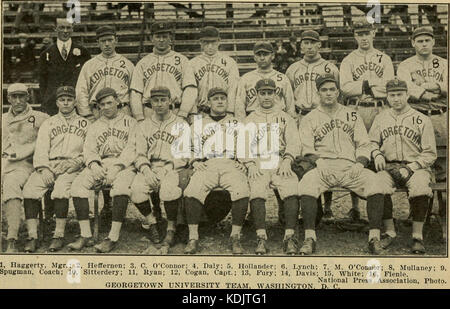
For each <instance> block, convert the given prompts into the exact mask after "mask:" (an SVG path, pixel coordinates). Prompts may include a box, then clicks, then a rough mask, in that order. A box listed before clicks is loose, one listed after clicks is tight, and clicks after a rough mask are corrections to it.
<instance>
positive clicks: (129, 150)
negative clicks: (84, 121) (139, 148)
mask: <svg viewBox="0 0 450 309" xmlns="http://www.w3.org/2000/svg"><path fill="white" fill-rule="evenodd" d="M95 100H96V101H97V104H98V107H99V110H100V114H101V117H100V118H99V119H98V120H97V121H95V122H94V123H93V124H92V125H91V126H90V127H89V130H88V131H87V135H86V141H85V143H84V147H83V157H84V160H85V164H86V168H85V169H84V170H83V171H82V172H81V173H80V174H79V175H78V176H77V177H76V178H75V180H74V181H73V183H72V187H71V188H70V194H71V196H72V197H73V205H74V208H75V212H76V215H77V220H78V222H79V224H80V231H81V233H80V234H81V236H80V237H79V238H78V239H77V240H76V241H75V242H73V243H71V244H69V245H68V248H69V249H71V250H81V249H82V248H83V247H85V246H87V245H91V244H92V241H91V237H92V233H91V227H90V224H89V201H88V197H89V195H90V192H89V191H90V190H91V189H92V188H93V187H103V186H111V193H110V194H111V197H112V200H113V206H112V225H111V230H110V232H109V235H108V237H107V238H106V239H105V240H104V241H103V242H101V243H100V244H99V245H97V246H96V247H95V249H96V250H97V251H99V252H109V251H111V250H112V249H113V248H114V246H115V245H116V243H117V240H118V239H119V234H120V228H121V226H122V221H123V217H124V216H125V212H126V209H127V205H128V197H129V195H130V185H131V182H132V181H133V179H134V176H135V172H134V170H133V167H132V166H131V164H132V162H133V161H134V157H135V150H134V145H135V143H134V138H133V137H134V130H135V127H136V124H137V121H136V119H134V118H132V117H131V116H128V115H126V114H125V113H119V104H120V101H119V97H118V95H117V93H116V91H115V90H114V89H112V88H103V89H102V90H100V91H99V92H97V95H96V96H95Z"/></svg>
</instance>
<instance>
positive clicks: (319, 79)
mask: <svg viewBox="0 0 450 309" xmlns="http://www.w3.org/2000/svg"><path fill="white" fill-rule="evenodd" d="M326 82H333V83H335V84H336V86H337V85H338V83H337V80H336V78H335V77H334V75H333V74H323V75H320V76H319V77H317V78H316V88H317V90H319V89H320V87H321V86H322V85H323V84H324V83H326Z"/></svg>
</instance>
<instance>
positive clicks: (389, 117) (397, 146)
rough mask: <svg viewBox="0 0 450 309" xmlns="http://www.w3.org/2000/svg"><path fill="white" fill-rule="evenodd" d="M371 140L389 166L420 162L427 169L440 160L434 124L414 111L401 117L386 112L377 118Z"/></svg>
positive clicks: (372, 129)
mask: <svg viewBox="0 0 450 309" xmlns="http://www.w3.org/2000/svg"><path fill="white" fill-rule="evenodd" d="M369 136H370V139H371V141H372V143H373V145H374V147H375V148H376V149H377V148H379V149H380V151H381V152H382V153H383V154H384V156H385V158H386V161H388V162H389V161H406V162H408V163H412V162H417V163H418V164H419V165H420V167H421V168H424V169H427V168H429V167H430V166H431V165H432V164H433V163H434V161H435V160H436V141H435V138H434V130H433V125H432V124H431V120H430V118H428V117H427V116H425V115H423V114H422V113H420V112H418V111H416V110H415V109H413V108H410V109H409V110H408V111H407V112H405V113H403V114H401V115H396V114H395V113H394V112H393V111H392V109H387V110H384V111H383V112H382V113H380V114H379V115H377V117H376V118H375V120H374V122H373V125H372V128H371V129H370V133H369Z"/></svg>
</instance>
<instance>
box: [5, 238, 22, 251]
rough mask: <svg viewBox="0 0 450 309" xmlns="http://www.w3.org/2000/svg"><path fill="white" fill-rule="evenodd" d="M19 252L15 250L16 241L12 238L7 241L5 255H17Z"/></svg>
mask: <svg viewBox="0 0 450 309" xmlns="http://www.w3.org/2000/svg"><path fill="white" fill-rule="evenodd" d="M17 252H19V250H18V249H17V240H15V239H14V238H11V239H8V245H7V247H6V253H17Z"/></svg>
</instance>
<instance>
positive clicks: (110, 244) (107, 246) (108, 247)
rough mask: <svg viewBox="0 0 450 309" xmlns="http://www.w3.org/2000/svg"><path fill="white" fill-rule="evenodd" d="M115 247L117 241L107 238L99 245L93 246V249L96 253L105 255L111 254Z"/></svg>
mask: <svg viewBox="0 0 450 309" xmlns="http://www.w3.org/2000/svg"><path fill="white" fill-rule="evenodd" d="M116 245H117V241H112V240H111V239H109V238H105V239H104V240H103V241H102V242H101V243H99V244H98V245H96V246H94V248H95V251H97V252H100V253H107V252H111V251H112V250H113V249H114V247H115V246H116Z"/></svg>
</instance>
